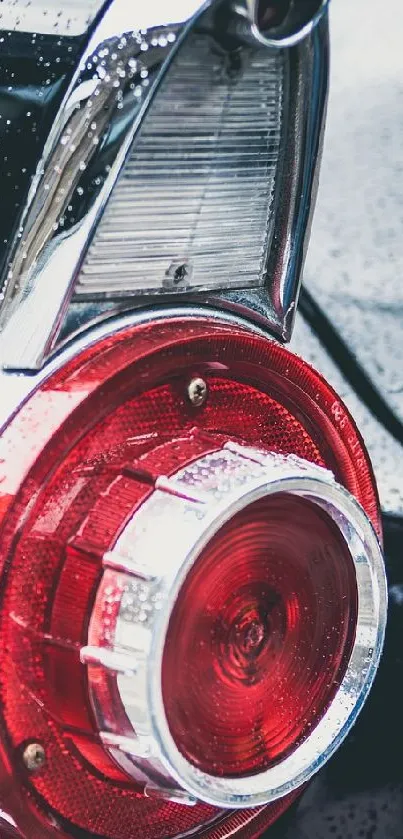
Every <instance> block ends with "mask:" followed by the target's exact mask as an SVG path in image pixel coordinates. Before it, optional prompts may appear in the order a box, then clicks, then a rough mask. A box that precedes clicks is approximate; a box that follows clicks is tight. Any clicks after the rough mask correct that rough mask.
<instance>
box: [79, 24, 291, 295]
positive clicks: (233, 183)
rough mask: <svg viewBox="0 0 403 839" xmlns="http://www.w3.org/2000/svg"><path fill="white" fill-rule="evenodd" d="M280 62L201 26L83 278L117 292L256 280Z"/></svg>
mask: <svg viewBox="0 0 403 839" xmlns="http://www.w3.org/2000/svg"><path fill="white" fill-rule="evenodd" d="M284 63H285V58H284V55H283V53H282V52H281V51H273V53H270V52H269V51H268V50H266V49H260V48H250V47H245V48H242V50H237V51H236V52H234V53H228V52H226V51H225V50H224V49H222V48H221V47H219V46H218V45H217V44H216V43H214V41H213V39H212V38H211V37H210V36H208V35H203V34H194V35H192V36H191V37H190V38H188V40H187V43H186V44H185V45H184V46H183V47H182V49H181V51H180V52H179V54H178V56H177V58H176V60H175V63H174V64H173V65H172V67H171V69H170V70H169V71H168V75H167V78H166V80H165V83H164V84H163V86H162V87H161V89H160V90H159V91H158V93H157V95H156V99H155V102H154V104H153V105H152V108H151V110H150V112H149V114H148V116H147V117H146V119H145V121H144V123H143V127H142V129H141V131H140V132H139V134H138V137H137V141H136V143H135V146H134V148H133V150H132V153H131V156H130V159H129V160H128V163H127V165H126V168H125V170H124V172H123V175H122V177H121V179H120V181H119V182H118V184H117V186H116V187H115V190H114V192H113V194H112V197H111V199H110V201H109V204H108V206H107V208H106V210H105V213H104V215H103V217H102V219H101V221H100V223H99V226H98V229H97V232H96V235H95V238H94V240H93V243H92V245H91V246H90V248H89V251H88V253H87V256H86V259H85V262H84V264H83V267H82V269H81V273H80V276H79V278H78V282H77V286H76V296H77V295H78V296H79V297H82V296H90V297H91V296H94V297H98V296H121V295H127V294H129V293H132V294H134V293H135V294H142V293H145V292H154V293H156V292H157V293H158V292H160V293H168V292H180V291H186V290H187V291H189V290H193V289H194V290H202V289H223V288H231V287H233V288H234V287H243V286H259V285H261V284H262V283H263V282H264V269H265V263H266V255H267V251H268V248H269V246H270V241H271V228H272V224H271V221H272V206H273V196H274V189H275V184H276V172H277V164H278V159H279V151H280V146H281V138H282V122H283V120H282V113H283V88H284Z"/></svg>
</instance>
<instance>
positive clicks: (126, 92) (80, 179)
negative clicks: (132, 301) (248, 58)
mask: <svg viewBox="0 0 403 839" xmlns="http://www.w3.org/2000/svg"><path fill="white" fill-rule="evenodd" d="M208 4H209V0H207V1H206V0H172V2H170V3H169V4H166V8H165V5H164V6H163V7H161V3H160V2H159V0H152V2H150V3H148V4H147V5H146V6H140V7H137V8H135V9H134V10H133V11H132V12H131V13H130V9H129V7H128V4H127V2H126V0H112V2H111V4H110V5H109V7H108V8H107V10H106V11H105V14H104V17H103V18H102V20H101V21H100V23H99V24H98V27H97V29H96V31H95V32H94V34H93V36H92V38H91V40H90V43H89V45H88V47H87V49H86V52H85V54H84V55H83V57H82V60H81V64H80V67H79V68H78V69H77V72H76V74H75V77H74V79H73V81H72V83H71V85H70V88H69V90H68V93H67V95H66V97H65V99H64V102H63V104H62V106H61V108H60V111H59V115H58V118H57V120H56V122H55V124H54V126H53V128H52V130H51V132H50V134H49V137H48V140H47V143H46V146H45V149H44V153H43V158H42V161H41V163H40V165H39V167H38V170H37V173H36V177H35V178H34V181H33V183H32V186H31V189H30V194H29V197H28V203H27V207H26V210H25V216H24V218H23V220H22V222H21V227H20V230H19V233H18V236H17V238H16V241H15V244H14V254H13V256H12V259H11V268H10V271H9V275H8V278H7V284H6V287H5V292H4V301H3V303H2V305H1V309H0V328H1V327H2V334H1V337H0V357H1V358H3V359H4V361H3V364H4V365H5V366H6V367H8V368H11V369H30V370H35V369H38V368H39V367H40V365H41V364H42V363H43V360H44V358H45V356H46V355H47V354H48V353H49V352H50V350H51V349H52V346H53V345H54V340H55V337H56V336H57V334H58V331H59V329H60V326H61V323H62V321H63V318H64V316H65V313H66V307H67V305H68V302H69V297H70V294H71V290H72V286H73V284H74V280H75V276H76V272H77V268H78V265H79V263H80V260H81V258H82V255H83V253H84V251H85V248H86V245H87V243H88V241H89V238H90V236H91V234H92V231H93V230H94V228H95V226H96V224H97V222H98V219H99V217H100V214H101V212H102V210H103V208H104V206H105V204H106V202H107V200H108V198H109V195H110V193H111V191H112V189H113V186H114V184H115V182H116V179H117V178H118V176H119V173H120V171H121V168H122V166H123V164H124V161H125V159H126V155H127V153H128V150H129V148H130V146H131V144H132V141H133V138H134V135H135V133H136V130H137V128H138V125H139V123H140V121H141V119H142V117H143V115H144V112H145V110H146V108H147V107H148V105H149V103H150V101H151V98H152V95H153V93H154V91H155V89H156V85H157V83H158V80H159V78H160V75H161V70H164V69H165V68H166V66H167V58H168V57H170V56H171V55H172V54H173V52H174V48H175V47H176V45H177V44H178V43H179V41H180V37H181V36H183V35H184V33H185V31H186V25H187V24H188V23H189V22H193V20H194V19H195V18H196V16H197V15H198V14H199V13H200V12H201V11H202V10H203V9H204V8H206V6H207V5H208ZM142 71H144V73H143V75H144V74H145V78H143V75H142ZM117 129H119V130H120V132H121V134H120V136H119V134H118V133H117V136H114V137H111V136H110V134H111V132H112V131H113V130H115V131H116V130H117ZM107 140H109V142H110V143H111V145H112V151H111V156H110V159H109V160H108V162H107V166H106V167H105V166H104V165H103V163H104V156H105V142H106V141H107ZM94 172H98V175H97V177H95V178H92V179H91V174H93V173H94ZM88 178H90V183H89V185H90V186H91V188H92V199H91V203H90V206H89V207H87V208H86V210H85V212H84V214H83V215H82V217H79V218H78V220H76V218H70V219H69V212H71V211H70V210H69V208H70V207H72V205H73V203H74V202H76V204H77V205H78V209H77V214H78V215H79V199H80V196H81V195H82V194H83V193H84V188H83V186H82V184H83V183H85V184H86V187H87V189H88ZM66 222H67V223H66ZM66 227H68V228H69V229H66ZM26 266H28V268H27V267H26ZM16 336H18V338H17V339H16Z"/></svg>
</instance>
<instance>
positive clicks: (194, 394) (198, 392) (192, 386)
mask: <svg viewBox="0 0 403 839" xmlns="http://www.w3.org/2000/svg"><path fill="white" fill-rule="evenodd" d="M207 394H208V387H207V382H205V381H204V379H202V378H201V377H200V376H195V378H194V379H192V380H191V381H190V382H189V384H188V399H189V402H191V404H192V405H194V407H195V408H200V407H201V405H204V403H205V401H206V399H207Z"/></svg>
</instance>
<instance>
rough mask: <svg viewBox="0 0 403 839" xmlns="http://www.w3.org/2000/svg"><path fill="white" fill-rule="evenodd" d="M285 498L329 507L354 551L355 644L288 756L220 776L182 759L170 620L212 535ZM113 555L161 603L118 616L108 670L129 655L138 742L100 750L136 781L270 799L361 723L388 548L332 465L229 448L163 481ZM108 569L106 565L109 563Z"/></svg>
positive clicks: (130, 707)
mask: <svg viewBox="0 0 403 839" xmlns="http://www.w3.org/2000/svg"><path fill="white" fill-rule="evenodd" d="M281 492H287V493H291V494H296V495H299V496H300V497H302V498H306V499H307V500H309V501H311V502H313V503H314V504H317V505H319V506H321V507H322V508H323V509H324V510H325V511H326V513H327V514H328V515H329V517H330V518H332V519H333V520H334V521H335V522H336V524H337V526H338V528H339V530H340V532H341V533H342V535H343V537H344V539H345V541H346V543H347V546H348V548H349V551H350V554H351V558H352V561H353V563H354V567H355V572H356V580H357V591H358V616H357V631H356V637H355V642H354V646H353V649H352V653H351V656H350V661H349V664H348V667H347V670H346V673H345V676H344V678H343V681H342V683H341V686H340V688H339V690H338V692H337V694H336V696H335V698H334V700H333V702H332V703H331V705H330V707H329V709H328V711H327V712H326V713H325V715H324V716H323V718H322V719H321V720H320V722H319V723H318V725H317V726H316V728H315V729H314V730H313V731H312V732H311V734H310V735H309V736H308V737H307V738H306V740H305V741H304V742H303V743H302V744H301V745H300V746H298V747H297V748H296V750H295V751H294V752H293V753H292V754H291V755H290V756H288V757H287V758H285V759H284V760H283V761H282V762H280V763H279V764H278V765H276V766H275V767H273V768H270V769H268V770H266V771H264V772H262V773H260V774H258V775H253V776H246V777H242V778H225V777H224V778H222V777H216V776H213V775H209V774H207V773H205V772H202V771H201V770H200V769H198V768H197V767H196V766H194V765H193V764H191V763H190V762H189V761H188V760H187V759H186V758H185V757H184V755H183V754H182V753H181V752H180V751H179V749H178V747H177V745H176V743H175V741H174V739H173V737H172V735H171V732H170V729H169V725H168V721H167V718H166V713H165V707H164V701H163V695H162V685H161V681H162V680H161V673H162V659H163V653H164V645H165V638H166V634H167V630H168V625H169V620H170V617H171V614H172V610H173V607H174V605H175V602H176V599H177V596H178V593H179V591H180V590H181V587H182V585H183V583H184V580H185V579H186V577H187V575H188V573H189V571H190V569H191V568H192V567H193V565H194V563H195V562H196V561H197V559H198V557H199V555H200V552H201V551H202V550H203V548H204V547H205V546H206V545H207V543H208V542H209V541H210V540H211V538H212V537H213V536H214V534H215V533H217V532H218V531H219V530H220V528H221V527H222V526H223V525H224V524H225V523H226V522H227V521H228V520H229V519H231V518H232V517H233V516H234V515H235V514H236V513H237V512H239V511H240V510H241V509H243V508H245V507H246V506H248V505H249V504H251V503H253V502H254V501H257V500H259V499H261V498H264V497H268V496H270V495H273V494H275V493H281ZM112 554H115V556H116V557H117V558H118V560H117V562H116V565H115V567H116V568H118V569H119V572H120V573H123V574H124V573H125V572H126V573H127V574H129V575H130V576H131V578H135V579H136V580H137V581H138V579H141V580H143V581H146V582H145V583H143V584H142V586H143V589H144V590H143V589H142V590H143V601H144V599H146V600H147V599H149V602H150V604H151V603H154V604H155V603H158V607H157V608H154V607H153V606H151V605H150V607H149V611H148V612H147V616H146V618H143V620H142V621H141V620H139V618H138V614H139V611H138V608H137V606H136V608H135V609H134V610H133V611H132V614H133V621H132V622H131V623H130V621H129V625H128V621H127V609H126V607H125V608H124V609H123V610H122V607H121V609H120V614H119V618H118V620H117V624H116V631H115V637H114V642H113V651H112V659H111V662H109V664H112V669H113V656H115V657H116V655H117V654H118V653H119V652H121V651H122V650H124V651H125V655H126V657H127V659H126V664H124V666H123V667H121V668H120V665H119V662H118V660H117V659H116V662H117V663H116V666H115V673H114V678H116V680H117V685H118V688H119V692H120V698H121V701H122V705H123V708H124V710H125V713H126V715H127V718H128V719H129V721H130V723H131V725H132V735H130V734H129V736H127V735H126V736H125V737H124V738H121V740H122V741H123V742H119V743H118V741H117V739H116V738H117V735H119V732H118V731H116V730H114V731H112V734H113V736H114V737H115V739H114V740H113V739H112V741H111V740H110V739H109V740H108V736H109V735H108V733H106V732H105V731H104V742H105V744H107V745H108V747H112V748H111V752H112V754H113V755H114V757H115V758H116V757H117V758H118V759H119V762H120V763H121V764H122V765H124V766H125V768H126V769H128V768H129V771H131V770H130V767H132V769H133V771H132V774H134V775H135V776H136V777H138V775H139V772H141V773H142V777H143V778H144V776H145V777H146V778H147V777H148V778H149V780H151V782H152V784H153V788H155V786H157V787H158V785H160V789H161V792H163V791H164V788H165V791H166V787H167V786H168V787H169V788H170V789H171V790H177V791H178V792H179V791H182V793H183V792H185V793H187V795H188V796H189V801H192V800H197V799H199V800H202V801H205V802H207V803H210V804H212V805H214V806H217V807H223V808H229V809H233V808H244V807H254V806H258V805H261V804H264V803H268V802H270V801H274V800H276V799H278V798H281V797H283V796H284V795H286V794H288V793H290V792H291V791H292V790H294V789H297V788H298V787H300V786H301V785H302V784H304V783H305V782H306V781H307V780H308V779H309V778H310V777H311V776H312V775H313V774H314V773H315V772H316V771H318V769H320V767H321V766H323V764H324V763H325V762H326V761H327V760H328V759H329V758H330V757H331V755H332V754H333V753H334V751H335V750H336V749H337V747H338V746H339V745H340V743H341V742H342V740H343V739H344V737H345V736H346V734H347V733H348V731H349V730H350V728H351V726H352V725H353V723H354V722H355V719H356V717H357V715H358V713H359V711H360V709H361V707H362V705H363V703H364V701H365V698H366V696H367V694H368V692H369V690H370V687H371V684H372V681H373V678H374V676H375V673H376V669H377V666H378V663H379V658H380V654H381V650H382V644H383V638H384V631H385V623H386V609H387V593H386V581H385V574H384V566H383V559H382V552H381V548H380V546H379V542H378V539H377V537H376V534H375V532H374V530H373V528H372V525H371V523H370V522H369V519H368V518H367V516H366V514H365V512H364V511H363V510H362V508H361V507H360V505H359V504H358V502H357V501H356V500H355V499H354V498H353V497H352V496H351V495H350V494H349V493H348V492H347V491H346V490H345V489H344V488H343V487H341V486H339V485H338V484H337V483H336V482H335V481H334V479H333V476H332V475H331V474H330V473H329V472H327V471H326V470H325V469H321V468H319V467H316V466H313V465H312V464H309V463H307V462H305V461H301V460H300V459H298V458H296V457H293V456H288V457H285V456H280V455H274V454H267V453H266V452H261V451H259V450H256V449H249V448H247V447H243V446H238V445H236V444H227V445H226V446H225V447H224V448H223V449H222V450H220V451H218V452H215V453H213V454H212V455H206V456H204V457H202V458H199V460H197V461H195V462H194V463H193V464H191V465H190V466H189V467H186V468H184V469H182V470H180V471H179V472H178V473H176V475H174V476H173V478H171V479H169V480H168V479H164V478H160V479H159V480H157V482H156V486H155V490H154V492H153V493H152V494H151V496H150V497H149V498H148V500H147V501H146V502H144V504H143V505H142V507H141V508H140V510H139V511H138V512H137V513H136V514H135V516H134V517H133V519H132V520H131V522H129V523H128V525H127V526H126V529H125V531H124V532H123V534H122V535H121V537H120V538H119V540H118V542H117V544H116V545H115V548H114V551H113V552H112ZM162 556H163V563H161V557H162ZM140 559H141V563H140V565H139V560H140ZM110 562H111V558H110V557H109V558H108V563H107V564H108V567H110ZM112 567H113V558H112ZM131 585H132V584H131ZM136 586H137V587H136V588H133V587H132V589H131V595H130V597H131V601H133V597H136V592H137V591H139V588H138V582H136ZM133 592H134V594H133ZM144 614H146V612H144ZM130 646H132V649H131V650H130ZM91 655H92V656H94V650H91V651H89V650H87V651H86V652H84V656H83V660H86V661H88V662H89V661H90V658H89V657H90V656H91ZM86 656H88V658H86ZM95 657H96V651H95ZM92 661H93V659H92ZM130 662H131V663H130ZM99 664H100V665H101V664H102V663H101V662H99ZM102 666H105V662H104V663H103V664H102ZM178 666H180V664H179V665H178ZM119 668H120V669H119ZM90 685H91V678H90ZM93 705H94V709H95V711H96V713H97V714H98V721H99V724H100V727H103V728H105V723H106V718H105V715H104V714H103V713H102V710H101V712H100V708H99V704H98V703H97V699H96V695H94V693H93ZM109 733H110V731H109ZM172 795H174V793H172ZM189 801H188V802H187V803H189Z"/></svg>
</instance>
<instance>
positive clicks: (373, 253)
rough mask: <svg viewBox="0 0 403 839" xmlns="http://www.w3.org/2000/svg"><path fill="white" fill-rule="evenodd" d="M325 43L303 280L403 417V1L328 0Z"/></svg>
mask: <svg viewBox="0 0 403 839" xmlns="http://www.w3.org/2000/svg"><path fill="white" fill-rule="evenodd" d="M331 44H332V68H331V85H330V100H329V113H328V125H327V134H326V139H325V150H324V157H323V165H322V172H321V181H320V189H319V196H318V204H317V209H316V215H315V219H314V226H313V235H312V241H311V246H310V250H309V251H308V259H307V263H306V270H305V282H306V284H307V286H308V287H309V288H310V289H311V290H312V291H315V293H317V295H318V297H319V299H320V302H321V304H322V305H323V306H324V307H325V308H326V309H327V310H328V311H329V312H331V314H332V318H333V319H334V320H335V321H336V323H337V325H338V326H339V327H340V329H341V330H342V331H343V333H344V335H345V337H346V339H348V340H349V342H350V345H352V346H353V348H354V350H355V352H356V354H357V356H358V357H359V359H360V360H361V362H362V363H363V364H364V365H365V367H366V369H367V371H368V372H369V373H370V375H371V377H372V378H373V380H374V381H375V383H376V384H377V386H378V387H379V388H382V390H383V392H384V393H385V394H386V395H387V398H388V401H389V403H390V405H391V406H393V408H394V409H395V410H396V411H398V412H399V415H400V417H401V418H402V419H403V3H402V2H401V0H383V2H380V0H332V3H331ZM380 309H382V322H381V323H380V320H379V311H380Z"/></svg>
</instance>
